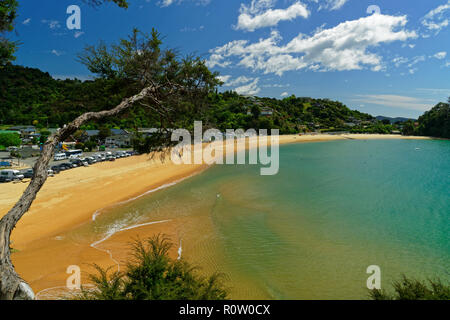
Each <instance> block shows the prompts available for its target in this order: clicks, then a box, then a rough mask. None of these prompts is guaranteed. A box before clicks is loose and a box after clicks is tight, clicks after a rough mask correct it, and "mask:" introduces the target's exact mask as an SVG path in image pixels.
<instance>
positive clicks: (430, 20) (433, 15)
mask: <svg viewBox="0 0 450 320" xmlns="http://www.w3.org/2000/svg"><path fill="white" fill-rule="evenodd" d="M449 12H450V0H449V1H448V2H447V3H446V4H443V5H440V6H438V7H437V8H435V9H433V10H431V11H430V12H428V13H427V14H426V15H425V16H424V17H423V19H422V24H423V25H424V26H425V27H426V28H427V29H428V30H430V31H434V32H435V33H436V34H437V33H439V32H440V31H441V30H442V29H443V28H445V27H448V25H449V21H450V20H449Z"/></svg>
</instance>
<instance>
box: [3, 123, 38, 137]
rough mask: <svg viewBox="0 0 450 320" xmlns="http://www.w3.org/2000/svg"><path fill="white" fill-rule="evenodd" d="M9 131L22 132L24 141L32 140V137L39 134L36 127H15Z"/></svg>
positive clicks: (21, 135)
mask: <svg viewBox="0 0 450 320" xmlns="http://www.w3.org/2000/svg"><path fill="white" fill-rule="evenodd" d="M8 131H17V132H20V137H21V138H22V139H32V138H31V136H32V135H35V134H36V133H37V130H36V127H34V126H15V127H10V128H8Z"/></svg>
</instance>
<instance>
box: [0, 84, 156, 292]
mask: <svg viewBox="0 0 450 320" xmlns="http://www.w3.org/2000/svg"><path fill="white" fill-rule="evenodd" d="M158 88H159V87H158V86H156V85H154V86H151V87H146V88H145V89H143V90H142V91H141V92H140V93H138V94H136V95H134V96H132V97H130V98H127V99H125V100H123V101H122V102H121V103H120V104H119V105H118V106H116V107H115V108H113V109H111V110H105V111H100V112H88V113H85V114H82V115H81V116H79V117H78V118H76V119H75V120H74V121H72V122H71V123H69V124H68V125H65V126H64V127H63V128H61V129H59V130H58V131H57V132H56V133H54V134H52V135H51V136H50V137H49V138H48V140H47V142H46V143H45V145H44V147H43V150H42V152H41V155H40V156H39V159H38V160H37V162H36V164H35V165H34V174H33V177H32V179H31V182H30V184H29V185H28V187H27V188H26V190H25V191H24V193H23V194H22V196H21V197H20V199H19V201H17V203H16V204H15V205H14V207H13V208H12V209H11V210H10V211H9V212H8V213H7V214H6V215H5V216H4V217H3V218H2V219H1V220H0V300H4V299H6V300H12V299H34V294H33V292H32V290H31V288H30V287H29V286H28V285H27V284H26V283H25V281H23V280H22V279H21V278H20V277H19V275H18V274H17V273H16V271H15V270H14V266H13V265H12V262H11V251H10V236H11V232H12V230H13V229H14V228H15V226H16V224H17V222H18V221H19V220H20V219H21V218H22V217H23V215H24V214H25V213H26V212H27V211H28V210H29V208H30V207H31V204H32V203H33V201H34V199H35V198H36V195H37V193H38V192H39V190H40V189H41V188H42V186H43V185H44V183H45V181H46V180H47V168H48V165H49V163H50V160H51V158H52V155H53V153H54V151H55V148H56V147H57V146H58V144H59V143H60V142H63V141H64V140H65V139H67V138H68V137H69V136H70V135H71V134H73V133H74V132H75V131H77V130H78V129H79V128H80V126H81V125H83V124H84V123H85V122H87V121H90V120H99V119H102V118H105V117H109V116H114V115H117V114H119V113H121V112H122V111H124V110H126V109H128V108H130V107H131V106H133V105H134V104H135V103H136V102H139V101H141V100H143V99H144V98H146V97H151V98H152V100H154V101H155V99H156V98H155V97H156V92H157V90H158Z"/></svg>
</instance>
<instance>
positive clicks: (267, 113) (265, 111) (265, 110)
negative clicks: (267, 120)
mask: <svg viewBox="0 0 450 320" xmlns="http://www.w3.org/2000/svg"><path fill="white" fill-rule="evenodd" d="M261 115H262V116H266V117H270V116H272V115H273V109H272V108H269V107H262V108H261Z"/></svg>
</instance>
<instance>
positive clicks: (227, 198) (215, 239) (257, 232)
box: [70, 140, 450, 299]
mask: <svg viewBox="0 0 450 320" xmlns="http://www.w3.org/2000/svg"><path fill="white" fill-rule="evenodd" d="M280 156H281V159H280V168H281V169H280V173H279V174H278V175H276V176H260V175H259V168H258V167H257V166H217V167H214V168H211V169H210V170H208V171H206V172H204V173H202V174H200V175H198V176H195V177H193V178H190V179H189V180H188V181H185V182H182V183H180V184H177V185H175V186H172V187H170V188H168V189H165V190H161V191H158V192H156V193H153V194H149V195H146V196H144V197H141V198H139V199H136V200H134V201H131V202H128V203H124V204H121V205H118V206H116V207H114V208H109V209H105V210H104V211H102V212H100V214H99V215H97V216H96V219H95V221H93V222H91V223H89V224H87V225H84V226H82V227H80V228H79V229H77V230H75V231H74V232H72V233H71V234H70V237H71V238H72V240H76V241H84V242H90V243H94V242H95V241H99V240H101V239H103V238H104V237H107V236H109V235H111V234H113V233H114V232H117V231H118V230H121V229H123V228H126V227H129V226H135V225H139V224H142V223H148V222H151V221H161V220H169V219H172V220H173V221H174V223H175V228H176V232H175V233H176V237H177V239H172V240H173V241H174V242H175V243H177V244H178V243H179V241H180V240H181V239H182V240H183V249H182V254H183V257H184V258H186V259H188V260H189V261H191V262H194V263H195V264H199V265H200V266H201V267H202V268H203V270H204V271H205V272H207V273H211V272H214V271H219V272H223V273H226V274H227V275H228V277H229V283H230V285H231V287H232V288H233V289H232V295H233V297H234V298H252V299H255V298H276V299H316V298H318V299H360V298H365V297H366V293H367V292H366V289H365V283H366V279H367V277H368V276H369V275H367V274H366V268H367V267H368V266H369V265H374V264H375V265H379V266H380V267H381V270H382V285H383V286H385V287H387V286H389V284H390V281H391V280H392V279H393V278H398V277H399V276H400V274H402V273H405V274H408V275H412V276H418V277H427V276H440V277H441V278H447V277H448V273H447V270H446V267H448V265H450V243H449V237H448V235H449V234H450V233H449V231H450V230H449V228H450V224H449V214H450V201H449V200H450V198H449V197H450V196H449V194H448V190H449V187H450V177H449V172H450V161H449V159H450V144H449V142H448V141H403V140H398V141H334V142H326V143H310V144H297V145H288V146H283V147H282V148H281V149H280Z"/></svg>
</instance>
